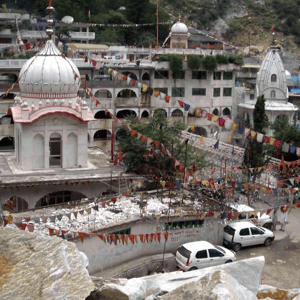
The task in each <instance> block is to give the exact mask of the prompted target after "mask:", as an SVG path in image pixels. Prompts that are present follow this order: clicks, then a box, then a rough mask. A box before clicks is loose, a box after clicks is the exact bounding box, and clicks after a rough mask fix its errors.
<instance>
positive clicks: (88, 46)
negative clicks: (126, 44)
mask: <svg viewBox="0 0 300 300" xmlns="http://www.w3.org/2000/svg"><path fill="white" fill-rule="evenodd" d="M66 45H67V46H69V47H71V48H72V49H76V50H109V47H108V46H106V45H101V44H81V43H67V44H66Z"/></svg>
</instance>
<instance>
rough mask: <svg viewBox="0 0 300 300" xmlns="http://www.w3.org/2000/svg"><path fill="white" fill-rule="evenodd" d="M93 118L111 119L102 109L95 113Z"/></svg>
mask: <svg viewBox="0 0 300 300" xmlns="http://www.w3.org/2000/svg"><path fill="white" fill-rule="evenodd" d="M95 119H111V116H110V114H106V113H105V111H104V110H99V111H97V112H96V114H95Z"/></svg>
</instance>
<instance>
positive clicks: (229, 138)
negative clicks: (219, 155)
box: [227, 135, 231, 143]
mask: <svg viewBox="0 0 300 300" xmlns="http://www.w3.org/2000/svg"><path fill="white" fill-rule="evenodd" d="M227 143H231V135H230V136H229V137H228V139H227Z"/></svg>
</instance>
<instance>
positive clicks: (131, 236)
mask: <svg viewBox="0 0 300 300" xmlns="http://www.w3.org/2000/svg"><path fill="white" fill-rule="evenodd" d="M128 237H129V239H130V241H131V243H132V244H134V239H135V235H134V234H129V236H128Z"/></svg>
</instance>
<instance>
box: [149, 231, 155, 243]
mask: <svg viewBox="0 0 300 300" xmlns="http://www.w3.org/2000/svg"><path fill="white" fill-rule="evenodd" d="M155 235H156V234H155V233H151V234H150V242H151V243H152V241H153V238H154V237H155Z"/></svg>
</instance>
